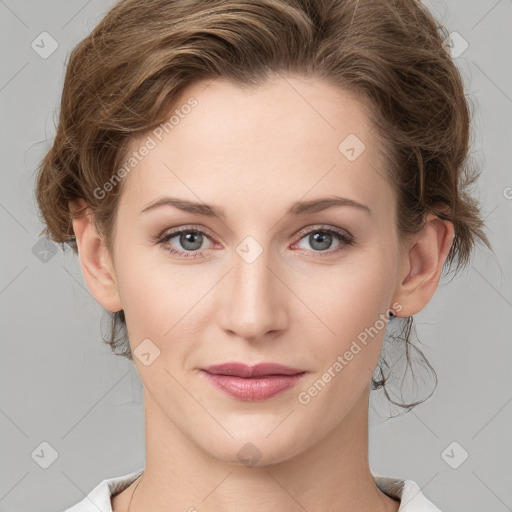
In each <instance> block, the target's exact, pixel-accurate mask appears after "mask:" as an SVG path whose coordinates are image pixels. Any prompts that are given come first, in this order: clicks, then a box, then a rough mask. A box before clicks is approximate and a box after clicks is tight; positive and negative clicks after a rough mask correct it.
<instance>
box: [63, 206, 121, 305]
mask: <svg viewBox="0 0 512 512" xmlns="http://www.w3.org/2000/svg"><path fill="white" fill-rule="evenodd" d="M69 208H70V211H77V210H80V214H79V216H78V217H76V218H74V217H73V231H74V233H75V237H76V243H77V247H78V257H79V259H80V266H81V268H82V274H83V276H84V279H85V282H86V283H87V287H88V288H89V291H90V292H91V294H92V295H93V297H94V298H95V299H96V300H97V301H98V302H99V303H100V304H101V305H102V306H103V307H104V308H105V309H107V310H108V311H111V312H114V311H119V310H121V309H123V306H122V304H121V300H120V297H119V293H118V289H117V282H116V277H115V272H114V267H113V264H112V261H111V258H110V255H109V254H108V250H107V247H106V245H105V243H104V240H103V239H102V238H101V237H100V236H99V235H98V233H97V230H96V226H95V225H94V217H93V213H92V211H91V209H90V207H89V206H88V205H87V203H86V202H85V201H84V200H83V199H77V200H75V201H70V202H69Z"/></svg>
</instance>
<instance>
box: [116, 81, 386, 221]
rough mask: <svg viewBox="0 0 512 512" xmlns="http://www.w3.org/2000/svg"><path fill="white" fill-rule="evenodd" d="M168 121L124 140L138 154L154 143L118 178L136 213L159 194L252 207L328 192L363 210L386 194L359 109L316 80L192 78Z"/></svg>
mask: <svg viewBox="0 0 512 512" xmlns="http://www.w3.org/2000/svg"><path fill="white" fill-rule="evenodd" d="M191 105H193V106H191ZM167 119H168V122H167V123H163V124H162V125H160V127H159V128H157V129H156V130H153V131H152V132H148V133H147V134H144V136H143V137H140V138H138V139H136V140H133V141H132V143H131V147H130V151H134V152H138V153H141V150H142V147H143V146H144V145H146V146H148V147H149V146H151V148H150V149H149V150H146V151H144V153H145V156H143V157H142V158H141V159H140V161H138V162H137V164H136V165H135V166H134V167H133V170H131V171H130V173H129V176H128V177H127V178H125V179H127V180H128V183H125V186H126V194H125V197H124V200H125V202H126V203H127V204H130V205H133V206H135V205H136V206H137V207H139V206H140V208H139V210H140V209H142V208H143V207H144V205H145V204H147V203H148V202H150V201H152V200H154V199H155V198H156V197H158V196H159V195H162V194H163V193H165V192H169V193H170V192H172V194H171V195H173V196H177V195H178V196H181V197H186V198H188V199H191V200H195V201H197V200H199V199H202V200H204V201H205V202H208V203H211V202H216V201H215V200H218V201H221V202H224V203H226V204H227V203H229V202H232V203H233V202H235V201H236V200H237V197H238V196H240V195H243V196H244V197H245V198H246V200H247V204H249V202H250V201H249V197H251V196H254V197H255V198H256V199H255V204H254V206H255V207H257V206H258V201H261V197H263V196H264V197H265V198H273V199H274V201H273V202H274V203H275V204H279V203H281V202H283V201H285V202H286V204H289V203H291V202H293V201H295V200H297V199H299V198H302V197H303V196H305V195H307V196H308V197H305V199H309V198H310V197H309V196H311V198H313V196H318V195H326V193H339V194H340V195H344V196H348V197H352V198H353V199H354V200H356V201H359V202H362V203H366V204H367V203H368V202H373V203H378V202H379V201H386V200H388V201H389V199H390V197H391V196H390V193H391V191H390V190H386V189H385V186H386V183H385V182H384V180H383V175H384V161H383V157H382V155H381V151H380V149H381V148H380V145H379V143H378V141H377V140H375V138H374V132H373V130H372V127H371V124H370V121H369V119H368V116H367V110H366V106H365V105H364V104H363V103H361V102H360V101H359V100H358V99H357V98H356V97H355V96H354V95H353V94H351V93H349V92H347V91H344V90H342V89H339V88H337V87H335V86H333V85H331V84H329V83H327V82H325V81H322V80H321V79H318V78H316V79H305V78H303V77H296V76H286V77H274V78H272V79H269V80H267V82H265V84H264V85H263V86H259V87H257V88H254V87H253V88H247V89H242V88H240V87H238V86H237V85H235V84H233V83H231V82H229V81H226V80H213V81H211V82H204V81H203V82H197V83H195V84H193V85H192V86H190V87H188V88H187V89H185V90H183V91H182V93H181V94H180V96H179V97H178V98H176V100H175V102H174V105H173V107H172V109H171V110H170V111H169V116H168V118H167ZM379 181H380V182H381V183H379ZM377 185H380V186H381V191H380V192H381V193H380V194H379V193H377V194H376V186H377ZM377 188H378V186H377ZM258 196H259V197H258ZM207 199H208V200H207ZM122 202H123V201H122ZM259 206H261V202H260V204H259ZM228 213H229V212H228Z"/></svg>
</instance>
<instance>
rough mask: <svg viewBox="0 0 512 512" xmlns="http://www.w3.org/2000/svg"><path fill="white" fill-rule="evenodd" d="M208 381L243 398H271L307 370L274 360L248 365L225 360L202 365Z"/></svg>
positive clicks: (294, 382) (298, 378) (228, 392)
mask: <svg viewBox="0 0 512 512" xmlns="http://www.w3.org/2000/svg"><path fill="white" fill-rule="evenodd" d="M201 371H202V372H203V373H204V374H205V376H206V377H207V378H208V380H209V381H210V383H211V384H213V385H214V386H216V387H217V388H218V389H220V390H221V391H223V392H225V393H227V394H229V395H231V396H234V397H235V398H239V399H241V400H246V401H259V400H266V399H268V398H271V397H273V396H275V395H277V394H279V393H282V392H283V391H285V390H286V389H289V388H291V387H293V386H295V385H296V384H297V383H298V381H299V380H300V379H301V377H302V376H303V375H304V374H305V373H306V372H305V371H304V370H300V369H298V368H290V367H289V366H283V365H280V364H276V363H260V364H257V365H255V366H248V365H246V364H243V363H224V364H220V365H214V366H208V367H207V368H201Z"/></svg>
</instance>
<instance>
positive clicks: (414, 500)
mask: <svg viewBox="0 0 512 512" xmlns="http://www.w3.org/2000/svg"><path fill="white" fill-rule="evenodd" d="M374 478H375V483H376V484H377V487H379V489H380V490H381V491H382V492H383V493H384V494H387V495H388V496H390V497H391V498H395V499H397V500H399V501H400V508H399V509H398V512H441V510H440V509H439V508H437V507H436V506H435V505H434V504H433V503H432V502H431V501H429V500H428V499H427V497H426V496H425V495H424V494H423V492H422V491H421V488H420V487H419V485H418V484H417V483H416V482H414V481H413V480H401V479H399V478H389V477H384V476H374Z"/></svg>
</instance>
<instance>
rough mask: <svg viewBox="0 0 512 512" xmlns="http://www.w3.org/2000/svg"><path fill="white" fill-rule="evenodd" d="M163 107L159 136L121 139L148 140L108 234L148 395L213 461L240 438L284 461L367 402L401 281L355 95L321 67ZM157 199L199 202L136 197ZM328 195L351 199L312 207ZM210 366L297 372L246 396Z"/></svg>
mask: <svg viewBox="0 0 512 512" xmlns="http://www.w3.org/2000/svg"><path fill="white" fill-rule="evenodd" d="M297 91H298V92H300V94H299V93H298V92H297ZM191 98H193V100H191ZM187 102H188V104H189V105H192V104H193V105H194V106H193V107H191V108H188V107H187V108H183V107H182V106H183V105H185V104H187ZM180 107H182V108H181V109H180ZM175 108H178V109H179V112H180V114H181V115H178V116H177V117H176V118H175V119H174V124H173V127H172V129H169V127H168V133H166V132H165V130H159V131H156V132H152V133H150V134H149V136H150V137H151V139H152V141H153V142H150V141H149V139H148V138H147V137H148V134H146V135H145V136H144V137H142V138H140V139H139V140H137V141H133V143H132V146H131V151H139V154H142V153H147V154H146V155H145V156H144V157H143V158H141V160H140V162H138V164H137V165H136V166H134V167H133V169H131V171H130V172H129V174H128V175H127V176H125V177H124V178H123V179H124V180H125V181H124V183H123V187H124V188H123V195H122V197H121V199H120V204H119V209H118V217H117V225H116V234H115V240H114V258H113V261H112V264H113V266H112V269H113V274H114V275H115V283H116V289H117V292H118V293H119V298H120V301H121V304H122V308H123V309H124V312H125V315H126V320H127V327H128V332H129V335H130V343H131V348H132V352H133V353H134V362H135V365H136V367H137V370H138V372H139V374H140V377H141V379H142V382H143V384H144V386H145V391H146V393H147V394H148V395H147V396H148V399H147V401H146V407H149V408H152V409H153V412H154V413H155V414H157V413H156V411H157V409H158V414H159V415H160V416H161V417H163V418H164V421H167V420H168V421H169V426H171V425H174V426H173V427H172V428H177V429H179V430H180V431H181V433H182V434H183V435H184V436H185V437H186V438H188V439H189V440H191V442H193V443H194V444H195V445H196V446H197V447H199V448H200V449H202V450H203V451H204V452H206V453H208V454H210V455H212V456H213V457H216V458H218V459H221V460H226V461H231V462H235V463H239V462H240V461H239V457H238V455H237V453H238V452H239V450H240V447H241V446H244V445H245V443H248V442H251V443H253V444H254V445H255V446H256V447H257V448H258V450H259V452H260V456H261V457H262V458H263V461H262V462H277V461H281V460H284V459H286V458H289V457H292V456H293V455H295V454H298V453H300V452H302V451H304V450H306V449H308V448H309V447H311V446H312V445H314V444H315V443H316V442H318V441H319V440H320V439H322V438H324V437H325V436H326V435H327V434H328V433H329V432H331V431H332V430H333V429H336V428H338V427H340V425H342V422H343V421H344V419H345V418H347V417H348V415H350V414H351V411H352V410H353V409H354V407H355V405H356V404H357V403H360V402H361V401H365V400H366V399H367V396H368V392H369V384H370V380H371V377H372V374H373V371H374V369H375V367H376V364H377V361H378V358H379V354H380V351H381V348H382V341H383V339H384V335H385V331H386V326H387V321H386V320H387V318H388V316H387V314H386V313H387V312H388V311H389V308H390V307H393V302H394V299H395V298H396V297H394V291H395V289H396V286H397V282H398V281H399V264H400V255H399V245H398V238H397V233H396V230H395V224H394V219H395V208H396V197H395V195H394V192H393V190H392V189H391V187H390V186H389V185H388V183H387V182H386V181H385V180H384V179H383V176H384V174H385V168H384V159H383V156H382V154H381V148H380V146H379V144H378V141H377V140H375V139H374V138H373V137H372V133H373V132H372V127H371V126H370V124H369V121H368V119H367V116H366V114H365V111H364V108H363V106H362V105H361V104H360V103H358V102H357V100H356V98H354V97H353V96H351V95H350V94H349V93H347V92H344V91H343V90H340V89H337V88H334V87H333V86H332V85H330V84H327V83H325V82H323V81H321V80H320V79H309V80H306V79H304V78H299V77H292V76H289V77H287V78H286V79H283V78H273V79H271V80H269V81H268V82H267V83H266V84H265V86H264V87H261V88H258V89H252V90H246V91H244V90H241V89H239V88H237V87H236V86H235V85H233V84H231V83H229V82H227V81H222V80H216V81H213V82H211V83H210V85H209V86H207V84H206V83H204V82H203V83H196V84H195V85H194V86H192V87H190V88H188V89H187V90H185V91H184V92H183V93H182V95H181V97H180V101H178V102H177V106H176V107H175ZM178 118H179V121H176V119H178ZM162 132H163V133H162ZM144 144H145V145H146V146H147V147H150V149H149V150H148V151H147V152H146V151H145V150H142V151H140V148H141V147H142V146H143V145H144ZM363 144H364V146H363ZM169 197H172V198H175V199H179V200H181V201H182V203H181V206H184V205H185V201H188V202H193V203H199V204H200V205H201V206H202V209H199V208H196V209H195V211H185V210H184V209H182V208H180V207H179V206H180V205H179V204H178V203H176V204H175V205H174V206H173V205H171V204H167V205H161V206H155V207H153V208H151V207H150V206H151V205H154V203H155V202H156V201H159V200H161V199H165V198H169ZM339 198H346V199H349V200H350V201H353V202H357V203H358V204H359V205H361V206H356V205H355V204H349V202H348V201H347V202H346V204H345V205H342V204H341V203H338V204H335V203H331V206H329V207H327V208H322V205H323V206H324V207H325V206H328V205H327V203H320V206H318V205H317V206H316V207H315V206H314V203H315V202H316V201H319V200H325V199H327V200H333V199H338V200H339ZM298 202H299V203H304V205H303V206H298V207H297V206H296V207H295V208H292V207H293V205H296V203H298ZM205 205H209V208H206V207H205ZM144 210H146V211H144ZM213 211H215V212H216V213H218V214H219V216H214V215H210V213H212V212H213ZM219 212H221V213H219ZM178 229H185V231H184V232H183V233H177V231H176V230H178ZM399 310H400V305H398V311H399ZM394 311H395V313H397V304H396V302H395V305H394ZM363 340H364V341H363ZM139 345H140V346H139ZM142 354H144V355H142ZM225 362H243V363H245V364H247V365H254V364H257V363H261V362H272V363H279V364H282V365H286V366H289V367H292V368H295V369H298V370H300V371H301V372H304V373H302V376H300V377H298V378H295V379H290V378H281V381H279V382H286V383H288V385H290V386H291V387H288V388H287V389H285V390H283V391H281V392H279V393H277V394H275V395H273V396H270V397H268V396H267V398H266V399H261V397H262V396H263V397H264V395H258V396H259V397H260V399H258V400H248V399H244V398H240V397H237V396H233V395H231V394H228V393H226V392H224V391H222V390H221V389H219V388H218V387H217V386H216V385H214V384H212V381H211V380H210V378H209V377H208V375H207V374H206V373H205V372H204V371H202V370H201V369H203V368H206V367H208V366H211V365H217V364H221V363H225ZM220 380H222V378H220ZM235 380H236V379H235ZM292 381H293V382H292ZM226 382H227V381H226ZM276 382H278V381H277V380H276V379H275V378H274V379H273V380H272V379H267V384H265V385H268V386H269V387H270V388H271V389H274V388H273V387H272V386H275V385H276ZM279 382H278V384H279ZM290 383H291V384H290ZM231 385H234V386H236V382H233V379H232V381H231ZM291 411H293V414H291ZM285 418H286V420H285ZM284 420H285V421H284ZM269 433H272V434H271V435H269Z"/></svg>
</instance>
